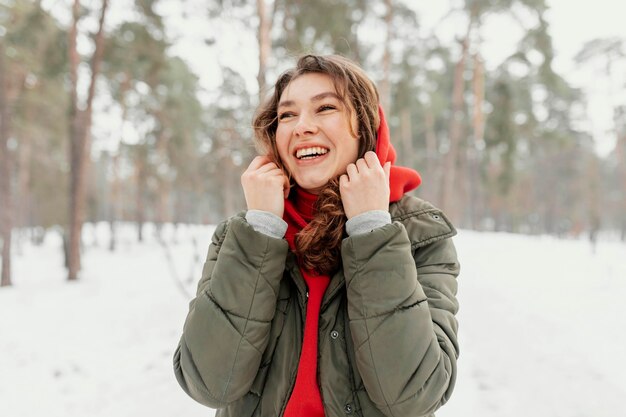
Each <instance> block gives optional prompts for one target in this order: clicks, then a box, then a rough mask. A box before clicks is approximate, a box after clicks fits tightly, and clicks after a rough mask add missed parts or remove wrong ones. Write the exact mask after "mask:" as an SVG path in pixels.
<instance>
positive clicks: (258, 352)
mask: <svg viewBox="0 0 626 417" xmlns="http://www.w3.org/2000/svg"><path fill="white" fill-rule="evenodd" d="M389 211H390V213H391V216H392V224H389V225H386V226H383V227H381V228H378V229H375V230H373V231H371V232H370V233H366V234H361V235H356V236H351V237H348V238H346V239H344V241H343V243H342V247H341V256H342V260H343V262H342V264H343V266H342V268H341V269H340V270H339V271H337V272H336V273H335V274H334V275H333V276H332V277H331V281H330V284H329V286H328V289H327V291H326V293H325V295H324V298H323V301H322V307H321V313H320V319H319V337H318V344H319V346H318V382H319V387H320V392H321V395H322V398H323V402H324V409H325V411H326V416H327V417H339V416H346V415H355V416H363V417H374V416H388V417H391V416H394V417H404V416H427V415H431V414H432V413H433V412H434V411H435V410H436V409H437V408H439V407H440V406H441V405H442V404H444V403H445V402H446V401H447V400H448V398H449V397H450V395H451V393H452V390H453V387H454V382H455V376H456V359H457V357H458V354H459V349H458V345H457V321H456V318H455V313H456V312H457V310H458V303H457V300H456V297H455V295H456V291H457V281H456V277H457V275H458V273H459V264H458V261H457V256H456V251H455V249H454V245H453V243H452V240H451V239H449V238H450V237H451V236H453V235H454V234H456V231H455V230H454V227H452V225H451V224H450V223H449V221H448V220H447V219H446V217H445V216H444V215H443V214H442V213H441V212H440V211H439V210H438V209H436V208H434V207H433V206H431V205H430V204H429V203H427V202H425V201H423V200H420V199H417V198H415V197H409V196H404V197H403V198H402V199H401V200H400V201H399V202H397V203H392V204H391V205H390V207H389ZM306 297H307V291H306V285H305V283H304V281H303V279H302V276H301V274H300V271H299V269H298V267H297V265H296V262H295V256H294V255H293V253H292V252H291V251H290V250H289V248H288V245H287V242H286V241H285V240H284V239H275V238H272V237H269V236H266V235H264V234H262V233H259V232H256V231H255V230H254V229H253V228H252V227H251V226H250V225H249V224H248V223H247V222H246V221H245V218H244V214H243V213H242V214H239V215H237V216H235V217H232V218H231V219H229V220H227V221H225V222H223V223H221V224H220V225H219V226H218V227H217V229H216V230H215V234H214V235H213V241H212V243H211V245H210V247H209V253H208V256H207V260H206V263H205V265H204V269H203V272H202V278H201V280H200V282H199V284H198V291H197V296H196V298H195V299H194V300H192V301H191V303H190V306H189V314H188V316H187V319H186V321H185V325H184V330H183V335H182V338H181V340H180V343H179V346H178V348H177V349H176V353H175V354H174V370H175V374H176V378H177V380H178V382H179V383H180V385H181V386H182V388H183V389H184V390H185V392H187V394H189V395H190V396H191V397H192V398H193V399H195V400H196V401H198V402H200V403H202V404H205V405H207V406H209V407H212V408H219V410H218V412H217V416H218V417H225V416H229V417H248V416H259V417H261V416H262V417H266V416H267V417H270V416H271V417H279V416H282V414H283V411H284V408H285V406H286V403H287V400H288V399H289V396H290V394H291V390H292V389H293V385H294V382H295V378H296V371H297V368H298V359H299V356H300V349H301V347H302V338H303V330H304V318H305V310H306Z"/></svg>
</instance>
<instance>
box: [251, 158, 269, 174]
mask: <svg viewBox="0 0 626 417" xmlns="http://www.w3.org/2000/svg"><path fill="white" fill-rule="evenodd" d="M268 162H271V160H270V158H269V156H268V155H258V156H256V157H255V158H254V159H253V160H252V162H250V165H248V170H249V171H255V170H257V169H259V168H260V167H262V166H263V165H265V164H267V163H268Z"/></svg>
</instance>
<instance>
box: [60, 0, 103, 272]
mask: <svg viewBox="0 0 626 417" xmlns="http://www.w3.org/2000/svg"><path fill="white" fill-rule="evenodd" d="M107 6H108V0H103V1H102V11H101V14H100V21H99V27H98V33H97V34H96V38H95V51H94V54H93V57H92V59H91V82H90V84H89V90H88V93H87V103H86V106H85V110H84V111H81V110H80V109H79V108H78V65H79V60H80V57H79V55H78V51H77V49H76V40H77V36H78V19H79V8H80V4H79V0H74V5H73V8H72V15H73V20H72V27H71V29H70V34H69V60H70V80H71V92H70V105H71V108H70V209H69V215H70V218H69V248H68V279H69V280H70V281H72V280H76V279H78V272H79V271H80V269H81V263H80V239H81V232H82V222H83V216H84V207H85V199H86V191H87V190H86V176H87V169H88V164H89V153H90V150H91V135H90V131H91V115H92V105H93V98H94V96H95V89H96V79H97V77H98V72H99V70H100V63H101V61H102V53H103V46H104V18H105V16H106V10H107Z"/></svg>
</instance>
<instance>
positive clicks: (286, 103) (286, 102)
mask: <svg viewBox="0 0 626 417" xmlns="http://www.w3.org/2000/svg"><path fill="white" fill-rule="evenodd" d="M327 97H332V98H335V99H337V100H341V98H340V97H339V95H337V93H333V92H332V91H326V92H324V93H319V94H316V95H314V96H313V97H311V101H320V100H324V99H325V98H327ZM294 104H295V102H294V101H293V100H284V101H281V102H280V103H278V108H281V107H289V106H293V105H294Z"/></svg>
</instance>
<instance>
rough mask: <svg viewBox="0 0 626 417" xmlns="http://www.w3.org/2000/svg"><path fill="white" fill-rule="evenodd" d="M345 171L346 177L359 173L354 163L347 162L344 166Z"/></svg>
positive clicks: (352, 176)
mask: <svg viewBox="0 0 626 417" xmlns="http://www.w3.org/2000/svg"><path fill="white" fill-rule="evenodd" d="M346 173H347V174H348V177H350V178H354V177H356V176H357V175H358V174H359V170H358V169H357V168H356V165H354V164H348V166H347V167H346Z"/></svg>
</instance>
